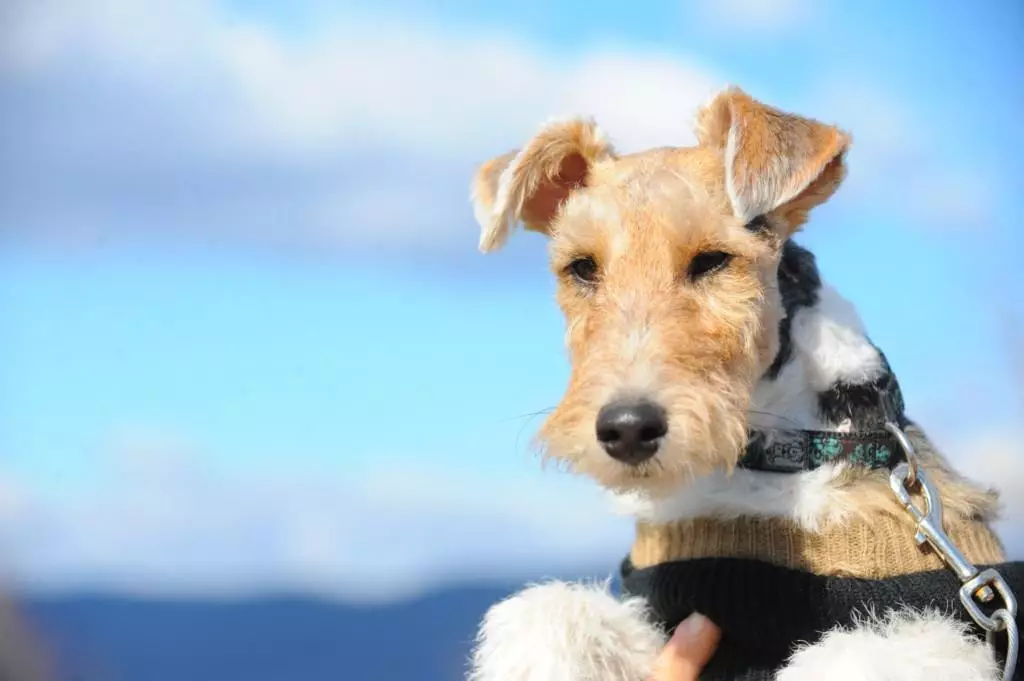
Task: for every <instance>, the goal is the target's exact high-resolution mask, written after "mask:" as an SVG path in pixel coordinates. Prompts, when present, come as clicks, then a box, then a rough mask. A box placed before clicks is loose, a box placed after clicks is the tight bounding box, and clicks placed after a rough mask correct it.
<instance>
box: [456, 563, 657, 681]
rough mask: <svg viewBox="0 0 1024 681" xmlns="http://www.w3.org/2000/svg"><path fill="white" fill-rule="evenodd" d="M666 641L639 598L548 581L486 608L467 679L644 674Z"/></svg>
mask: <svg viewBox="0 0 1024 681" xmlns="http://www.w3.org/2000/svg"><path fill="white" fill-rule="evenodd" d="M664 645H665V637H664V635H663V634H662V633H661V631H660V630H659V629H658V628H657V627H655V626H654V625H653V624H651V622H650V620H649V619H648V616H647V612H646V609H645V605H644V602H643V601H642V600H641V599H635V598H634V599H623V600H619V599H617V598H616V597H615V596H614V595H612V594H611V593H610V592H609V590H608V584H607V583H604V584H579V583H568V582H558V581H554V582H549V583H545V584H539V585H535V586H531V587H528V588H526V589H524V590H523V591H520V592H519V593H517V594H515V595H513V596H511V597H509V598H508V599H506V600H504V601H502V602H500V603H498V604H496V605H494V606H492V607H491V609H490V610H488V611H487V614H486V616H485V617H484V621H483V625H482V626H481V628H480V633H479V634H478V636H477V647H476V650H475V652H474V654H473V660H472V670H471V672H470V675H469V678H470V679H471V681H613V680H614V681H643V680H644V679H646V678H647V677H648V676H649V675H650V673H651V671H652V670H653V667H654V662H655V660H656V658H657V656H658V653H659V652H660V651H661V649H662V647H663V646H664Z"/></svg>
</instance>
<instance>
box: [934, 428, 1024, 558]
mask: <svg viewBox="0 0 1024 681" xmlns="http://www.w3.org/2000/svg"><path fill="white" fill-rule="evenodd" d="M949 456H950V459H951V460H952V461H953V463H954V465H955V466H956V468H957V469H958V470H960V471H962V472H963V473H964V474H965V475H967V476H968V477H970V478H971V479H973V480H977V481H978V482H980V483H982V484H985V485H991V486H992V487H994V488H995V489H997V490H999V493H1000V499H1001V502H1002V506H1003V513H1002V518H1001V520H1000V522H999V523H998V525H997V527H998V529H999V531H1000V532H1001V533H1002V536H1003V540H1004V542H1005V544H1006V550H1007V552H1008V553H1009V554H1010V558H1012V559H1015V560H1021V559H1024V430H1022V429H1020V428H1007V429H1004V430H998V431H990V432H986V433H982V434H979V435H977V436H975V437H971V438H961V439H960V440H958V441H954V442H953V443H952V445H951V446H950V447H949Z"/></svg>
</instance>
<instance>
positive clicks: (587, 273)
mask: <svg viewBox="0 0 1024 681" xmlns="http://www.w3.org/2000/svg"><path fill="white" fill-rule="evenodd" d="M567 269H568V271H569V274H571V275H572V276H574V277H576V278H577V279H579V280H580V281H582V282H586V283H588V284H592V283H593V282H595V281H597V261H596V260H594V259H593V258H591V257H590V256H587V257H585V258H576V259H575V260H573V261H572V262H571V263H569V267H568V268H567Z"/></svg>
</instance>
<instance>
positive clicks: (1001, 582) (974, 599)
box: [886, 423, 1020, 681]
mask: <svg viewBox="0 0 1024 681" xmlns="http://www.w3.org/2000/svg"><path fill="white" fill-rule="evenodd" d="M886 429H887V430H888V431H889V432H890V433H891V434H892V435H893V437H894V438H895V439H896V441H897V442H899V444H900V447H901V449H902V450H903V452H904V455H905V457H906V461H905V462H903V463H899V464H897V465H896V467H895V468H893V471H892V473H891V474H890V476H889V486H890V487H891V488H892V491H893V494H895V495H896V498H897V499H899V502H900V504H902V505H903V507H904V508H905V509H906V510H907V513H909V514H910V515H911V517H912V518H913V519H914V522H916V523H917V533H916V534H915V535H914V540H915V541H916V542H917V543H918V545H924V544H928V545H929V546H930V547H931V548H932V550H934V551H935V552H936V553H937V554H938V555H939V557H941V558H942V560H943V562H944V563H945V564H946V565H947V566H948V567H949V568H950V570H952V571H953V572H954V573H955V574H956V576H957V578H958V579H959V580H960V583H961V586H960V592H959V595H960V603H961V604H962V605H963V607H964V609H965V610H966V611H967V614H968V615H970V617H971V619H972V620H974V622H975V624H977V625H978V626H979V627H981V628H982V629H984V630H985V634H986V639H987V640H988V643H989V645H990V646H992V647H993V648H995V646H996V636H997V635H998V634H999V633H1001V632H1006V658H1005V660H1004V661H1003V677H1002V678H1003V681H1012V679H1013V678H1014V673H1015V671H1016V668H1017V655H1018V651H1019V648H1020V632H1019V631H1018V629H1017V598H1016V596H1015V595H1014V593H1013V590H1012V589H1010V586H1009V585H1008V584H1007V583H1006V580H1005V579H1003V576H1002V575H1001V574H1000V573H999V571H998V570H996V569H995V568H991V567H990V568H987V569H985V570H978V568H977V567H976V566H975V565H973V564H972V563H971V562H970V561H969V560H967V558H966V556H964V554H963V553H962V552H961V551H960V549H958V548H957V546H956V545H955V544H954V543H953V542H952V540H950V538H949V536H948V535H946V533H945V532H944V531H943V529H942V500H941V499H940V498H939V492H938V490H937V489H936V488H935V485H933V484H932V481H931V479H930V478H929V477H928V474H927V473H925V471H924V469H923V468H921V467H920V466H918V465H917V462H916V461H915V456H914V446H913V445H912V444H911V443H910V439H909V438H908V437H907V435H906V433H904V432H903V430H902V429H901V428H900V427H899V426H897V425H896V424H894V423H887V424H886ZM914 487H918V488H919V489H920V492H921V496H922V497H923V498H924V510H923V511H922V510H921V509H920V508H918V507H917V506H915V505H914V499H913V498H912V497H911V491H910V490H911V488H914ZM997 599H998V600H997ZM983 604H984V605H986V606H987V607H988V608H989V609H990V612H989V613H986V612H985V611H984V610H982V605H983Z"/></svg>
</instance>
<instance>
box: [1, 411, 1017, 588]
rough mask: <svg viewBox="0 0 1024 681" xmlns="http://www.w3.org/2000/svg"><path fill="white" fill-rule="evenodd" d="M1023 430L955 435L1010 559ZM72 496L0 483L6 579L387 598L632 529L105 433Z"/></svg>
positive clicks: (611, 553) (569, 568) (563, 488)
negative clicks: (94, 479)
mask: <svg viewBox="0 0 1024 681" xmlns="http://www.w3.org/2000/svg"><path fill="white" fill-rule="evenodd" d="M1021 442H1024V434H1022V433H1020V432H1016V431H1013V430H1012V429H1011V430H1007V431H1006V432H1001V433H989V434H985V435H982V436H977V437H971V438H964V439H962V440H960V441H959V442H958V443H954V445H953V446H952V447H950V448H949V451H950V452H951V456H952V457H953V460H954V461H955V462H956V465H957V466H958V468H959V469H960V470H962V471H964V472H965V473H966V474H968V475H970V476H971V477H973V478H974V479H976V480H979V481H980V482H983V483H988V484H992V485H995V486H997V487H998V488H999V489H1001V491H1002V495H1003V501H1004V505H1005V513H1004V519H1003V520H1002V521H1001V523H1000V524H999V529H1000V531H1001V532H1002V535H1003V538H1004V540H1005V543H1006V546H1007V548H1008V551H1009V553H1010V556H1011V558H1014V559H1020V558H1024V533H1022V532H1021V527H1024V524H1022V523H1024V456H1022V455H1021V454H1022V451H1024V449H1022V446H1021ZM110 446H111V449H110V450H109V454H108V455H107V456H106V457H105V458H102V459H100V460H98V461H96V469H97V471H98V472H99V474H100V476H101V478H102V485H101V487H97V488H95V489H93V490H91V491H89V492H87V493H83V494H79V495H76V496H72V495H69V494H68V493H67V492H66V491H65V492H64V493H61V494H54V493H48V492H47V491H45V490H43V489H40V488H35V487H33V486H31V485H28V484H26V483H25V482H24V481H21V482H19V481H18V480H14V479H11V478H10V477H9V476H8V477H5V478H4V479H3V484H2V485H0V553H2V555H3V556H4V563H3V565H2V571H3V572H5V573H6V579H7V581H8V582H9V583H10V584H11V585H13V586H18V587H22V588H29V589H42V590H52V589H56V590H62V589H68V588H75V587H84V588H97V587H100V588H102V587H109V588H113V589H116V590H120V591H128V592H137V593H149V594H201V595H204V596H210V597H216V596H218V595H225V596H232V595H238V594H245V593H251V592H256V591H264V590H268V589H270V590H275V589H277V590H286V591H299V592H312V593H316V594H318V595H321V596H325V597H341V598H345V599H364V600H381V599H392V598H401V597H405V596H409V595H411V594H415V593H418V592H421V591H424V590H428V589H431V588H434V587H437V586H440V585H443V584H444V583H449V582H458V581H460V580H464V579H481V578H486V579H524V578H530V577H538V576H539V575H540V574H541V573H546V574H552V573H557V572H563V573H567V574H568V573H574V572H575V571H578V570H585V571H591V572H592V576H595V577H602V576H607V575H608V574H611V573H612V572H613V571H614V570H615V569H616V567H617V562H618V560H619V559H620V558H621V557H622V556H623V555H625V552H626V551H627V550H628V547H629V544H630V542H631V539H632V527H631V523H630V521H629V520H628V519H627V518H625V517H620V516H617V515H615V514H614V513H613V512H612V510H611V508H610V506H609V505H608V503H607V499H606V497H605V495H604V494H603V493H602V492H601V491H600V490H599V489H598V488H597V487H596V486H595V485H593V484H592V483H591V482H590V481H589V480H585V479H579V478H572V477H567V476H563V475H557V474H554V473H552V472H540V471H538V473H537V474H536V475H534V476H526V477H519V478H516V479H500V478H496V477H494V476H479V475H466V474H463V473H460V472H459V471H458V470H442V469H438V468H431V467H428V466H423V467H420V468H410V467H409V466H407V465H401V466H400V465H395V466H393V467H390V468H389V467H379V468H377V469H374V470H371V471H348V470H346V469H344V468H340V469H338V470H330V471H328V470H320V471H313V470H310V471H305V472H302V473H297V472H295V471H294V470H287V471H268V470H264V471H262V472H259V473H256V472H249V473H248V474H240V473H237V472H235V473H231V474H228V473H226V472H224V471H222V470H215V469H213V468H210V467H209V466H207V465H205V464H204V459H203V457H202V456H201V453H200V452H198V451H196V450H195V449H194V448H193V447H191V446H189V445H187V444H185V443H182V442H181V441H180V440H178V439H175V438H170V439H169V438H166V437H163V436H161V435H159V434H152V433H150V434H147V433H135V434H128V435H122V436H118V437H117V438H114V439H113V440H112V442H111V445H110Z"/></svg>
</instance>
